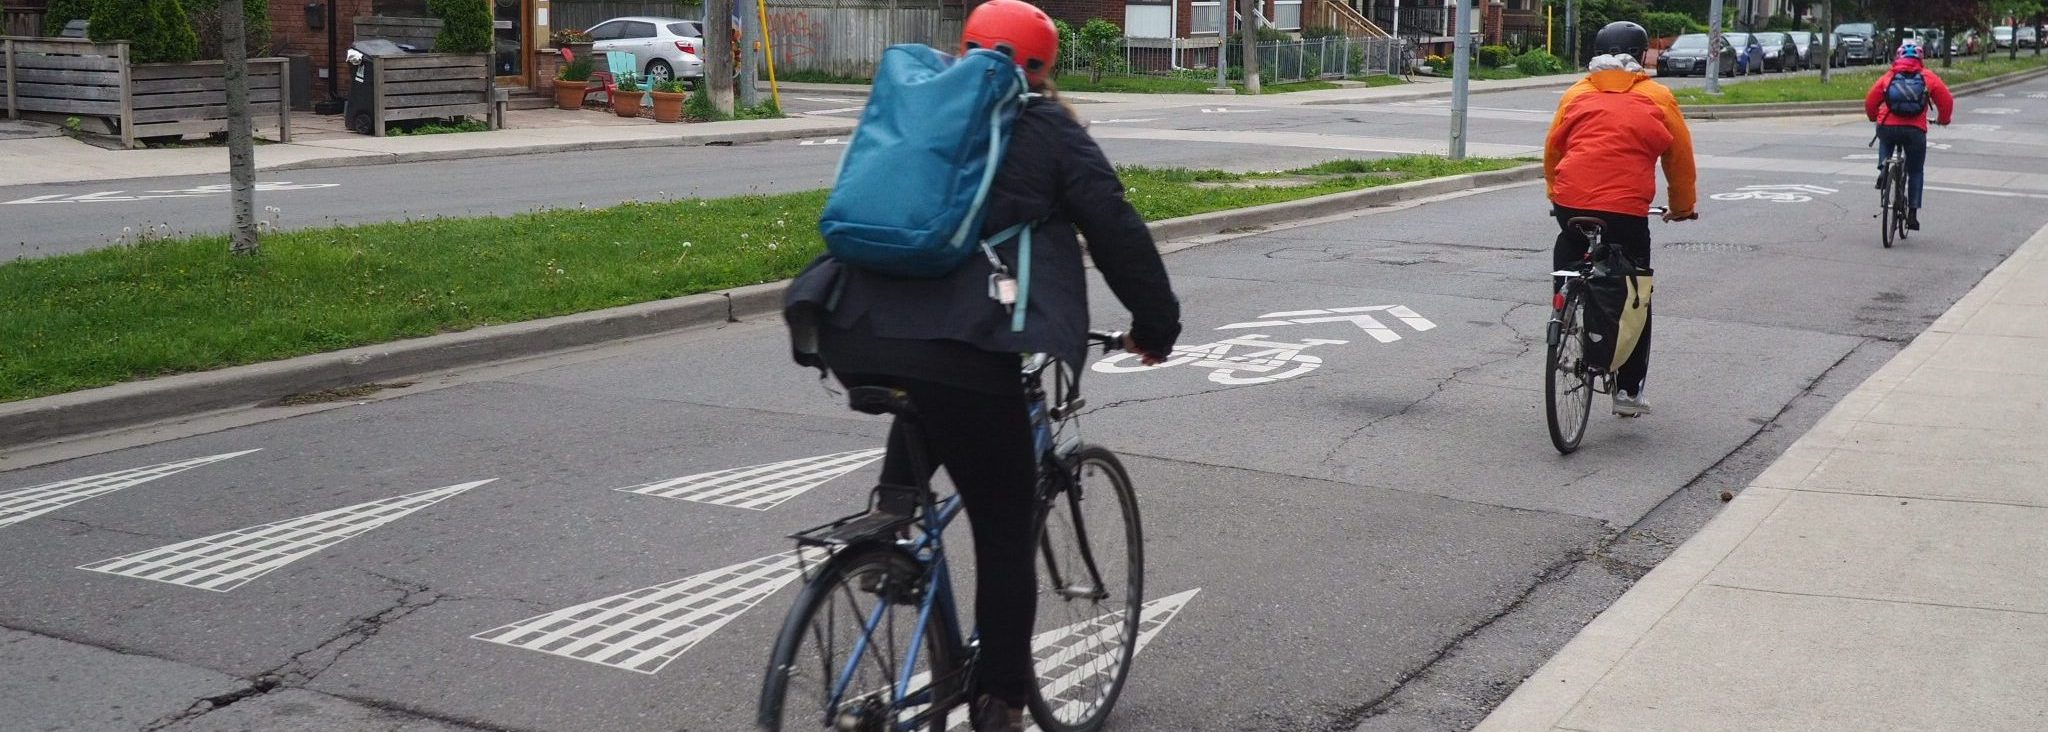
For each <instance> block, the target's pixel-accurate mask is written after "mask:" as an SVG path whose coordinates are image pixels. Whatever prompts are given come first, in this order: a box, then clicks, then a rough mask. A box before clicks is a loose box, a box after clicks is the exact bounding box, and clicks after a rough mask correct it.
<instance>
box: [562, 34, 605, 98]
mask: <svg viewBox="0 0 2048 732" xmlns="http://www.w3.org/2000/svg"><path fill="white" fill-rule="evenodd" d="M593 53H595V54H596V56H597V58H594V59H591V62H592V63H595V62H597V61H599V60H602V59H603V58H604V54H603V53H597V52H593ZM562 63H563V64H572V63H576V54H575V52H573V51H570V50H569V49H566V48H564V49H562ZM618 88H619V82H618V80H617V79H614V78H612V72H611V71H610V70H609V69H606V70H602V71H595V70H594V71H591V72H590V81H589V82H587V83H586V84H585V85H584V87H583V98H584V99H586V100H587V99H589V98H590V97H591V95H593V94H603V95H604V108H605V109H611V108H612V93H613V92H616V91H618Z"/></svg>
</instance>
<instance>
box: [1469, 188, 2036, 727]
mask: <svg viewBox="0 0 2048 732" xmlns="http://www.w3.org/2000/svg"><path fill="white" fill-rule="evenodd" d="M1907 246H1912V242H1910V241H1909V242H1908V243H1907ZM1873 253H1874V252H1873ZM2044 405H2048V229H2044V230H2042V231H2041V232H2039V233H2037V234H2035V235H2034V237H2033V238H2032V239H2031V240H2029V241H2028V242H2027V243H2026V244H2025V245H2024V246H2022V247H2020V249H2019V250H2018V251H2017V252H2015V253H2014V254H2013V255H2012V257H2011V258H2010V259H2008V260H2007V261H2006V262H2005V263H2004V264H2003V265H2002V266H2000V267H1999V268H1998V269H1996V270H1994V271H1993V272H1992V273H1991V274H1990V275H1988V276H1986V277H1985V278H1984V280H1983V282H1982V283H1980V284H1979V285H1978V286H1977V287H1976V289H1974V290H1972V291H1971V292H1970V294H1969V295H1967V296H1965V297H1964V298H1963V299H1962V300H1961V301H1959V302H1957V303H1956V305H1955V307H1953V308H1951V309H1950V310H1949V311H1948V313H1947V314H1946V315H1943V316H1942V317H1941V319H1939V320H1937V321H1935V323H1934V324H1933V325H1932V326H1931V327H1929V328H1928V330H1927V332H1926V333H1923V334H1922V335H1920V336H1919V337H1918V338H1916V339H1915V340H1914V341H1913V343H1912V344H1911V345H1910V346H1908V347H1907V348H1906V349H1905V350H1904V351H1902V352H1901V353H1899V355H1898V356H1897V357H1895V358H1894V359H1893V360H1892V361H1891V362H1890V363H1889V364H1887V365H1886V366H1885V367H1884V368H1882V369H1880V370H1879V371H1878V372H1877V373H1876V374H1874V375H1872V376H1871V377H1870V379H1869V380H1867V381H1866V382H1864V383H1863V385H1861V386H1860V387H1858V388H1857V389H1856V390H1855V391H1854V392H1852V393H1851V394H1850V395H1849V396H1847V397H1846V398H1844V399H1843V400H1842V401H1841V403H1839V404H1838V405H1836V406H1835V408H1834V410H1833V411H1832V412H1830V413H1829V414H1828V415H1827V417H1825V418H1824V419H1822V420H1821V422H1820V423H1819V424H1817V425H1815V426H1814V428H1813V430H1812V431H1811V432H1809V433H1808V434H1807V435H1806V436H1804V437H1803V438H1801V439H1800V440H1799V441H1798V442H1797V443H1795V444H1794V445H1793V446H1792V448H1790V449H1789V450H1787V451H1786V452H1785V454H1784V455H1783V456H1781V457H1780V458H1779V459H1778V461H1777V462H1776V463H1775V464H1774V465H1772V466H1771V467H1770V468H1769V469H1768V470H1766V471H1764V473H1763V474H1762V475H1760V476H1758V477H1757V479H1756V481H1755V483H1754V484H1753V485H1752V486H1751V487H1750V488H1748V489H1747V490H1745V491H1743V493H1742V495H1741V496H1739V497H1737V498H1736V499H1735V500H1734V502H1733V503H1732V504H1730V505H1729V506H1728V507H1727V508H1726V510H1725V511H1724V512H1723V513H1722V514H1721V515H1720V516H1718V517H1716V518H1715V519H1714V520H1713V521H1712V522H1711V523H1709V524H1708V525H1707V527H1706V528H1705V529H1704V530H1702V531H1700V533H1699V534H1697V535H1695V536H1694V537H1693V538H1692V539H1691V540H1689V541H1687V542H1686V543H1685V545H1684V546H1682V547H1680V548H1679V549H1678V551H1677V552H1675V553H1673V554H1672V555H1671V557H1670V558H1669V559H1667V560H1665V561H1664V563H1663V564H1661V565H1659V566H1658V567H1657V568H1656V569H1655V570H1654V571H1652V572H1650V573H1649V575H1647V576H1645V577H1644V578H1643V580H1642V581H1641V582H1640V583H1638V584H1637V585H1636V586H1635V587H1634V588H1633V589H1631V590H1630V591H1629V592H1628V593H1627V594H1626V595H1624V596H1623V597H1622V598H1621V600H1620V601H1619V602H1616V603H1615V604H1614V605H1613V606H1612V607H1610V608H1609V609H1608V610H1607V611H1606V612H1604V613H1601V614H1600V616H1599V617H1598V618H1597V619H1595V620H1594V621H1593V623H1592V624H1591V625H1588V626H1586V628H1585V629H1584V630H1583V631H1581V632H1580V633H1579V635H1578V636H1577V637H1576V638H1574V639H1573V640H1572V641H1571V643H1569V644H1568V645H1566V646H1565V648H1564V650H1562V651H1561V652H1560V653H1559V654H1558V655H1557V657H1555V658H1553V659H1552V660H1551V661H1550V662H1549V663H1548V664H1547V665H1545V666H1544V667H1543V668H1542V669H1541V670H1539V671H1537V672H1536V674H1535V675H1533V676H1530V677H1529V679H1528V680H1527V681H1525V682H1523V684H1522V686H1521V688H1520V689H1518V690H1516V691H1515V693H1514V695H1513V696H1511V697H1509V698H1508V700H1507V701H1506V702H1505V703H1504V704H1502V705H1501V706H1500V707H1499V708H1498V709H1496V710H1495V711H1494V713H1493V715H1492V716H1490V717H1488V718H1487V720H1486V721H1485V722H1484V723H1482V724H1481V725H1480V726H1479V728H1478V729H1479V730H1481V731H1482V732H1501V731H1505V730H1518V731H1519V730H1574V731H1577V732H1609V731H1613V732H1621V731H1624V730H1627V731H1630V732H1636V731H1640V730H1731V731H1733V730H1743V731H1749V730H1845V731H1847V730H1856V731H1859V732H1860V731H1863V730H1904V729H1912V730H1932V729H1950V730H2040V729H2048V698H2043V697H2042V695H2041V693H2040V691H2041V690H2042V689H2044V688H2048V663H2043V662H2042V661H2041V659H2042V649H2043V648H2044V647H2048V532H2044V531H2043V530H2042V527H2043V526H2048V479H2044V478H2043V476H2044V475H2048V406H2044Z"/></svg>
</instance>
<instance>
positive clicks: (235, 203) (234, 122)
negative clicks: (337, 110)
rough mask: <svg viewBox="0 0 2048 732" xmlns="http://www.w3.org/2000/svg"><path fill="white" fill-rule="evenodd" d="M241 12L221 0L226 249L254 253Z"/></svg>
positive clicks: (230, 0) (234, 0)
mask: <svg viewBox="0 0 2048 732" xmlns="http://www.w3.org/2000/svg"><path fill="white" fill-rule="evenodd" d="M243 12H244V11H243V10H242V0H221V3H220V50H221V58H222V59H224V60H225V61H226V64H225V65H226V76H227V78H226V80H225V81H226V85H227V91H228V188H229V195H228V206H229V207H230V208H231V209H233V213H234V221H235V227H234V229H232V230H231V231H232V233H231V234H230V237H229V240H230V245H229V251H232V252H234V253H236V254H255V253H256V141H255V140H254V139H253V138H254V137H255V130H254V129H252V128H253V127H254V126H255V125H254V124H253V122H252V121H251V120H250V119H249V45H248V41H247V40H246V39H247V37H248V29H247V28H245V27H244V24H243V22H242V13H243ZM336 73H339V72H336Z"/></svg>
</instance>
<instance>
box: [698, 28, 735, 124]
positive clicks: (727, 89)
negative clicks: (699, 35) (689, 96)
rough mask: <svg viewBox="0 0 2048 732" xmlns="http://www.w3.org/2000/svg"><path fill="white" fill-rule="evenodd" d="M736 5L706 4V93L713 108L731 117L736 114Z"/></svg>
mask: <svg viewBox="0 0 2048 732" xmlns="http://www.w3.org/2000/svg"><path fill="white" fill-rule="evenodd" d="M732 3H733V0H705V2H704V53H705V54H707V55H706V56H705V58H704V91H705V92H707V93H708V94H709V95H710V102H711V108H712V109H714V110H717V112H718V113H719V114H722V115H727V116H731V115H732V86H733V85H732V75H733V67H732Z"/></svg>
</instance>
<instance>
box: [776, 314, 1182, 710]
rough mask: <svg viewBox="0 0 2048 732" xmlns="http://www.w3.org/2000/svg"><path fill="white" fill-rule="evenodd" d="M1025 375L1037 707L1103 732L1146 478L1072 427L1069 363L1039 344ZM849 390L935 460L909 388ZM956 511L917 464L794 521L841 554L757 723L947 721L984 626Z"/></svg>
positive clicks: (1139, 592)
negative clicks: (965, 590) (950, 530)
mask: <svg viewBox="0 0 2048 732" xmlns="http://www.w3.org/2000/svg"><path fill="white" fill-rule="evenodd" d="M1089 339H1090V340H1091V341H1093V342H1095V343H1096V344H1098V345H1101V346H1102V347H1103V350H1104V351H1105V352H1107V351H1110V350H1113V349H1115V348H1117V347H1118V346H1120V345H1121V344H1122V342H1123V336H1122V335H1121V334H1116V333H1090V334H1089ZM1048 370H1050V371H1052V372H1053V373H1054V378H1053V385H1052V389H1051V390H1050V393H1048V390H1047V389H1046V387H1045V374H1046V372H1047V371H1048ZM1023 378H1024V386H1025V389H1026V393H1027V396H1028V397H1029V399H1030V403H1031V422H1032V428H1033V432H1034V435H1035V439H1036V450H1037V453H1038V455H1039V475H1038V490H1037V517H1036V526H1037V534H1038V553H1039V561H1040V563H1041V565H1040V567H1039V570H1038V628H1039V632H1038V633H1037V634H1036V637H1035V638H1034V639H1033V642H1032V656H1033V665H1034V667H1035V670H1036V671H1037V675H1038V683H1037V685H1036V688H1034V689H1033V693H1032V695H1031V699H1030V710H1031V717H1032V720H1033V721H1034V722H1035V723H1036V724H1037V725H1038V727H1039V728H1040V729H1043V730H1046V731H1047V732H1094V730H1097V729H1099V728H1101V726H1102V723H1103V721H1104V720H1105V719H1106V718H1107V717H1108V716H1109V711H1110V708H1111V707H1112V706H1114V705H1115V704H1116V699H1117V696H1118V695H1119V694H1121V693H1122V691H1123V685H1124V680H1125V679H1126V678H1127V677H1128V676H1129V674H1130V668H1131V659H1132V657H1133V656H1134V655H1135V654H1136V652H1137V640H1138V619H1139V617H1138V614H1139V612H1140V609H1141V608H1140V604H1141V602H1142V600H1143V598H1144V566H1145V554H1144V536H1143V533H1142V531H1141V530H1140V528H1139V523H1138V497H1137V492H1136V491H1135V489H1133V488H1132V486H1131V478H1130V475H1129V474H1128V473H1126V472H1125V471H1124V467H1123V463H1122V462H1120V461H1118V460H1117V457H1116V455H1115V454H1114V453H1111V452H1110V451H1109V450H1107V449H1104V448H1102V447H1100V446H1095V445H1089V444H1086V443H1083V442H1082V441H1081V440H1080V439H1079V436H1078V435H1075V434H1071V433H1072V432H1076V431H1078V428H1077V426H1076V424H1075V419H1074V417H1075V414H1076V413H1077V412H1079V411H1080V409H1081V407H1082V406H1083V405H1084V404H1085V402H1084V401H1083V400H1082V399H1081V395H1080V390H1079V383H1078V381H1077V380H1076V379H1075V377H1074V375H1073V374H1071V373H1069V372H1068V371H1067V370H1066V369H1064V368H1062V367H1060V366H1058V365H1057V362H1056V361H1054V360H1053V359H1052V358H1050V357H1048V356H1045V355H1037V356H1032V357H1031V358H1029V359H1028V360H1027V361H1026V362H1025V364H1024V371H1023ZM847 398H848V401H849V402H850V404H851V406H852V408H853V409H854V410H856V411H860V412H864V413H867V414H873V415H894V416H896V417H897V418H898V419H899V420H900V421H901V422H902V424H903V427H904V429H905V430H906V431H907V434H906V437H907V438H908V439H907V440H906V441H905V442H906V444H907V445H909V447H910V453H909V455H908V458H909V459H910V461H911V466H912V468H913V471H914V473H915V474H916V475H918V476H927V475H930V470H928V469H927V467H928V466H929V465H930V462H929V458H928V457H927V456H926V455H925V454H924V451H923V448H922V446H923V444H924V442H923V440H922V436H921V433H920V432H919V425H918V420H917V405H915V404H912V403H911V400H910V398H909V396H908V395H907V394H905V393H904V392H902V391H900V390H896V389H892V388H889V387H881V386H868V387H856V388H853V389H850V390H848V393H847ZM960 511H961V504H960V497H959V496H958V495H953V496H947V497H945V498H943V499H942V498H940V497H939V496H938V495H937V494H936V493H935V492H933V491H932V488H931V485H930V482H929V481H928V480H925V479H922V478H921V479H920V480H919V482H918V484H917V485H911V486H892V485H887V484H883V485H879V486H877V487H876V488H875V489H874V491H873V493H872V494H871V495H870V497H869V510H868V511H866V512H864V513H859V514H854V515H851V516H847V517H845V518H841V519H839V520H836V521H833V522H831V523H828V524H825V525H823V526H818V527H816V528H812V529H807V530H805V531H801V532H798V533H796V534H794V535H792V536H791V538H794V539H795V540H796V541H797V544H798V546H799V550H800V554H801V553H810V554H813V555H815V554H816V553H817V552H818V551H820V550H822V551H828V552H830V553H831V557H830V558H829V559H826V560H825V561H824V562H822V563H821V564H819V565H818V566H817V567H816V568H815V569H812V568H809V567H807V568H806V571H807V572H808V573H809V574H810V580H809V581H808V582H807V583H806V584H805V586H804V589H803V593H802V594H801V595H799V596H798V598H797V601H796V604H795V605H794V606H793V607H791V608H790V610H789V616H788V618H787V620H785V621H784V623H783V626H782V632H781V635H780V636H779V637H778V638H777V639H776V642H775V650H774V655H773V656H772V657H771V658H770V660H769V662H768V672H767V676H766V678H765V679H764V680H763V682H762V685H761V702H760V709H759V716H758V719H757V722H758V724H759V725H760V728H761V729H764V730H769V731H770V732H782V731H783V730H832V731H833V732H910V731H911V730H931V731H932V732H946V731H947V730H949V728H950V725H949V724H948V720H947V716H948V714H949V713H950V712H951V711H952V710H953V709H954V708H955V707H958V706H960V705H962V704H965V703H966V702H968V701H969V700H971V699H972V698H974V692H975V690H974V689H971V688H969V687H970V683H969V680H970V679H972V678H973V676H974V675H973V673H972V672H973V668H974V663H975V657H976V647H977V641H976V639H975V638H974V637H972V636H969V637H967V638H965V639H963V638H962V637H961V635H960V633H959V628H960V621H959V613H958V605H957V604H956V603H955V601H954V598H953V583H952V577H951V572H950V571H949V568H948V564H947V561H946V547H945V543H944V541H943V535H944V534H945V531H946V526H947V525H949V524H951V523H952V522H953V519H955V518H957V517H959V515H960Z"/></svg>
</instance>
